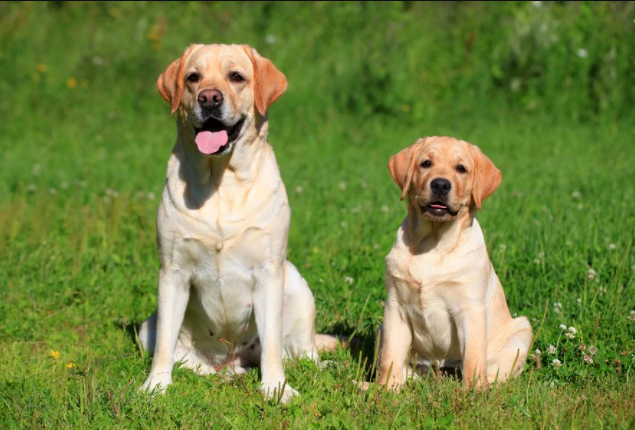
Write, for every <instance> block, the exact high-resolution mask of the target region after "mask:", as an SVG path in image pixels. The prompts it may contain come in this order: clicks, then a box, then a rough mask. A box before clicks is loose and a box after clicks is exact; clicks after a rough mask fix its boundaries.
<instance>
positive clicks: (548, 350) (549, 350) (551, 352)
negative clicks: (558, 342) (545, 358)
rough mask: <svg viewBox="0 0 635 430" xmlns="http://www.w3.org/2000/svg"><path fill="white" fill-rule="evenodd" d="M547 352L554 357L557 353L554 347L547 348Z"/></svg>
mask: <svg viewBox="0 0 635 430" xmlns="http://www.w3.org/2000/svg"><path fill="white" fill-rule="evenodd" d="M547 352H548V353H549V354H551V355H554V354H555V353H556V347H555V346H553V345H549V348H547Z"/></svg>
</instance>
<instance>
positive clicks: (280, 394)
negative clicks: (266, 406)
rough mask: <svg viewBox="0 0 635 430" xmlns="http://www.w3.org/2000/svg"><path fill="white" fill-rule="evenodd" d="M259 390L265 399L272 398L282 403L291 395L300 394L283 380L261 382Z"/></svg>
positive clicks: (289, 398) (287, 400)
mask: <svg viewBox="0 0 635 430" xmlns="http://www.w3.org/2000/svg"><path fill="white" fill-rule="evenodd" d="M260 391H261V392H262V394H263V395H264V396H265V399H267V400H272V399H273V400H275V401H278V402H280V403H283V404H284V403H287V402H289V401H290V400H291V399H292V398H293V397H295V396H299V395H300V393H298V392H297V391H296V390H294V389H293V388H291V386H290V385H289V384H285V383H284V382H279V383H270V384H265V383H263V384H262V385H261V386H260Z"/></svg>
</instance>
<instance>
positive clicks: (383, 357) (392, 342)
mask: <svg viewBox="0 0 635 430" xmlns="http://www.w3.org/2000/svg"><path fill="white" fill-rule="evenodd" d="M393 284H394V283H393V281H392V280H386V285H387V287H388V288H387V289H388V297H387V299H386V307H385V308H384V323H383V324H382V328H381V330H380V332H379V333H380V339H379V341H380V345H381V350H380V352H379V354H380V361H379V383H380V384H382V385H388V388H389V389H391V390H400V389H401V387H402V386H403V384H404V380H403V379H404V374H403V368H404V365H405V364H406V359H407V358H408V350H409V349H410V346H411V345H412V329H411V327H410V324H409V323H408V321H407V319H406V315H405V314H404V310H403V308H402V307H401V305H400V303H399V301H398V299H397V292H396V290H395V287H394V286H393Z"/></svg>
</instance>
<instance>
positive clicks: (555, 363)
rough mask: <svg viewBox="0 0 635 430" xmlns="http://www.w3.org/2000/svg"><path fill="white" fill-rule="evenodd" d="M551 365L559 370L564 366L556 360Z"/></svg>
mask: <svg viewBox="0 0 635 430" xmlns="http://www.w3.org/2000/svg"><path fill="white" fill-rule="evenodd" d="M551 365H552V366H553V367H554V368H556V369H559V368H560V367H561V366H562V362H561V361H560V360H558V359H557V358H556V359H554V360H553V361H552V362H551Z"/></svg>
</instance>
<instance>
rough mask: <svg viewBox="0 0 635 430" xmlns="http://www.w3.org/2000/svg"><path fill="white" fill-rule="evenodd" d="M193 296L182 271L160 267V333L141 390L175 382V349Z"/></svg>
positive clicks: (158, 302) (160, 387) (165, 386)
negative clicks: (148, 372)
mask: <svg viewBox="0 0 635 430" xmlns="http://www.w3.org/2000/svg"><path fill="white" fill-rule="evenodd" d="M189 298H190V283H189V280H188V279H187V277H186V276H184V275H183V274H182V273H180V272H173V271H170V270H164V269H161V271H160V272H159V294H158V300H157V333H156V346H155V349H154V357H153V359H152V368H151V370H150V375H148V379H147V380H146V382H145V383H144V384H143V386H142V387H141V389H142V390H147V391H152V390H154V389H155V388H156V389H158V390H159V391H160V392H165V389H166V388H167V386H168V385H170V384H171V383H172V368H173V367H174V350H175V348H176V342H177V340H178V337H179V332H180V330H181V324H183V317H184V315H185V308H186V307H187V302H188V300H189Z"/></svg>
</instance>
